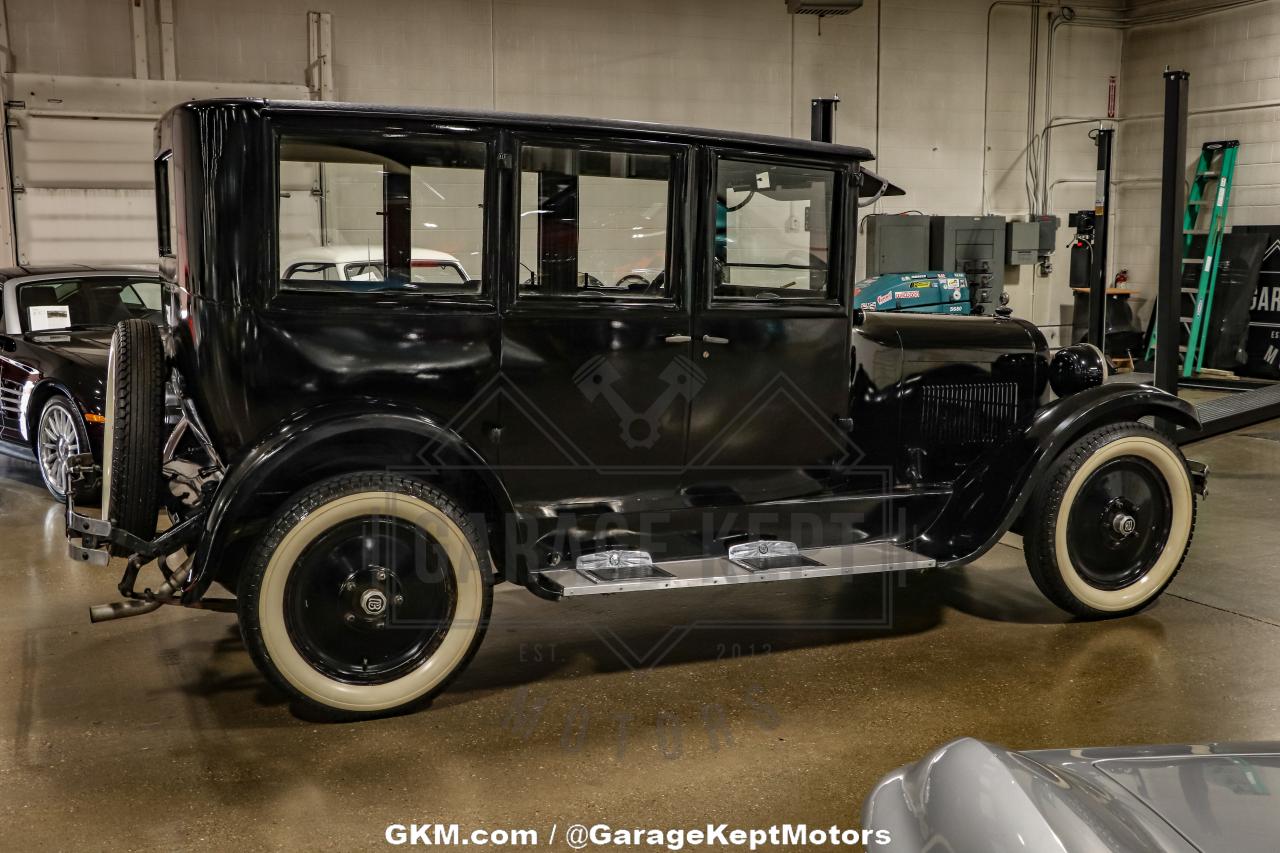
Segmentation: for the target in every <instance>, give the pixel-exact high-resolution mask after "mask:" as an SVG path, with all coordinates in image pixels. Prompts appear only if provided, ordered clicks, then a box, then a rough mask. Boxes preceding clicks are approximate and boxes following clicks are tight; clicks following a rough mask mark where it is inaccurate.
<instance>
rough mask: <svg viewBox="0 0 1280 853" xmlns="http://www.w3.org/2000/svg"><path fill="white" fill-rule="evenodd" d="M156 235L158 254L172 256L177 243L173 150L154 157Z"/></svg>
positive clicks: (165, 256) (164, 256)
mask: <svg viewBox="0 0 1280 853" xmlns="http://www.w3.org/2000/svg"><path fill="white" fill-rule="evenodd" d="M156 237H157V240H158V241H159V244H160V256H161V257H163V258H172V257H174V253H175V251H176V246H177V245H178V212H177V199H176V198H174V175H173V152H172V151H166V152H165V153H164V154H161V155H160V156H159V157H157V158H156Z"/></svg>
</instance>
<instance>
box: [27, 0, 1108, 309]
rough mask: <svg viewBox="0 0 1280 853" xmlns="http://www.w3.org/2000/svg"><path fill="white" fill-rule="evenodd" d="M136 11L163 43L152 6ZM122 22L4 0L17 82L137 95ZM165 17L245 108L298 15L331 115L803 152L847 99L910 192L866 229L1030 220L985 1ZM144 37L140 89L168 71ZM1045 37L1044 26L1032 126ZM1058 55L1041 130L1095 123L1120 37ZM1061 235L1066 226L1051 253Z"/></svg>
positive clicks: (1063, 199)
mask: <svg viewBox="0 0 1280 853" xmlns="http://www.w3.org/2000/svg"><path fill="white" fill-rule="evenodd" d="M1093 2H1094V3H1097V2H1109V0H1093ZM144 3H145V5H146V6H147V15H148V20H149V21H151V22H152V23H153V24H154V23H155V21H156V20H157V15H156V8H157V3H156V0H144ZM129 5H130V0H8V7H9V23H10V30H11V48H12V50H13V54H14V61H15V65H16V70H18V71H20V72H27V73H42V74H79V75H90V76H101V77H125V76H129V75H130V74H132V73H133V54H132V41H131V28H130V8H129ZM1113 5H1114V6H1115V7H1117V8H1119V7H1120V6H1121V5H1122V3H1121V2H1120V0H1115V2H1114V3H1113ZM173 7H174V36H175V41H176V46H177V74H178V78H179V79H180V80H185V81H218V82H220V83H224V84H233V85H234V84H237V83H242V84H245V92H246V94H248V93H252V92H254V91H255V90H256V89H257V87H258V86H259V84H266V83H270V84H280V83H284V84H294V85H302V84H304V83H305V82H306V71H305V66H306V63H307V23H306V13H307V12H308V11H312V10H316V11H324V12H329V13H331V15H332V22H333V41H334V47H333V66H334V83H335V89H336V94H337V97H338V98H340V99H343V100H351V101H382V102H392V103H401V104H411V105H443V106H464V107H473V108H497V109H511V110H521V111H532V112H550V113H561V114H571V115H586V116H608V117H621V118H631V119H643V120H652V121H662V122H677V123H687V124H694V125H701V126H706V127H712V128H725V129H735V130H751V131H758V132H764V133H776V134H793V135H797V136H807V135H808V129H809V100H810V98H812V97H815V96H822V95H832V94H838V95H839V96H840V97H841V99H842V101H841V105H840V109H839V111H838V113H837V138H838V139H839V140H840V141H842V142H848V143H854V144H861V145H866V146H867V147H870V148H872V149H873V150H875V151H876V152H877V153H878V155H879V162H878V164H876V165H875V166H874V168H875V169H876V170H877V171H879V172H881V173H882V174H884V175H886V176H887V177H889V178H891V179H892V180H894V181H895V182H897V183H900V184H902V185H904V186H905V187H906V188H907V190H908V193H907V195H906V196H904V197H902V198H896V199H886V200H884V201H883V202H881V203H880V204H879V205H878V206H877V209H878V210H880V211H882V212H895V211H900V210H908V209H913V208H914V209H921V210H925V211H927V212H930V213H942V214H977V213H980V212H982V211H983V209H984V207H985V208H986V209H988V210H989V211H991V212H996V213H1001V214H1005V215H1018V214H1025V213H1027V212H1028V210H1029V207H1028V202H1027V199H1026V191H1025V185H1024V175H1025V165H1026V164H1025V152H1026V146H1027V127H1026V111H1027V96H1028V88H1029V87H1028V49H1029V45H1030V41H1029V35H1030V26H1031V22H1032V11H1031V10H1030V9H1028V8H1026V7H1020V6H1010V5H1000V6H997V7H996V8H995V10H994V11H993V12H991V13H990V15H989V10H991V8H992V4H991V0H867V2H866V5H865V7H864V8H862V9H860V10H858V11H857V12H855V13H853V14H851V15H848V16H845V17H835V18H825V19H823V20H822V21H821V22H819V21H818V20H817V19H816V18H812V17H807V16H806V17H793V16H789V15H787V14H786V9H785V4H784V3H783V2H782V0H696V2H695V0H647V2H644V3H633V2H624V0H378V2H369V0H173ZM1041 14H1046V10H1043V9H1042V10H1041ZM989 19H990V24H991V36H990V48H991V49H990V57H991V62H990V73H989V74H988V73H986V68H987V52H988V51H987V48H988V35H987V31H988V20H989ZM156 29H157V28H155V27H153V29H152V33H151V40H150V45H149V54H150V58H151V61H150V63H149V67H150V73H151V76H153V77H155V76H159V75H160V68H161V63H160V61H159V59H158V56H159V43H158V40H159V36H158V32H157V31H156ZM1047 37H1048V36H1047V27H1043V26H1042V34H1041V45H1040V47H1041V49H1040V55H1039V56H1038V57H1037V63H1038V67H1039V75H1040V87H1039V92H1040V97H1041V112H1043V106H1044V105H1043V97H1044V92H1045V81H1046V79H1047V72H1046V69H1045V67H1044V64H1045V54H1046V52H1047V51H1046V47H1047ZM1055 38H1056V48H1055V49H1056V54H1055V63H1054V69H1053V70H1054V75H1055V83H1054V97H1053V104H1051V105H1050V109H1049V113H1050V114H1054V115H1057V114H1065V113H1069V112H1075V111H1077V110H1086V109H1087V110H1088V111H1090V112H1097V111H1100V110H1102V109H1104V108H1105V99H1106V77H1107V75H1108V74H1118V73H1119V44H1120V36H1119V34H1118V32H1116V31H1105V30H1096V29H1089V30H1086V29H1084V28H1079V27H1066V28H1063V29H1061V30H1060V31H1059V32H1058V33H1057V35H1056V36H1055ZM877 69H879V73H877ZM984 104H985V109H984ZM984 126H985V128H986V132H985V133H984ZM984 147H987V148H989V151H988V152H987V155H988V156H987V157H986V169H985V175H984V167H983V162H984V157H983V154H984ZM1054 151H1055V153H1054V158H1053V162H1052V175H1051V178H1052V177H1053V176H1057V177H1080V176H1086V177H1087V176H1089V175H1090V174H1091V173H1092V170H1093V149H1092V146H1091V145H1090V144H1089V143H1088V140H1087V139H1085V137H1084V130H1083V129H1068V130H1063V131H1057V132H1055V137H1054ZM984 184H985V188H986V189H985V198H984V190H983V187H984ZM1090 200H1091V199H1090V192H1089V190H1088V189H1087V188H1086V187H1085V186H1084V185H1071V184H1064V185H1061V187H1060V188H1058V189H1055V191H1054V194H1053V197H1052V199H1051V208H1052V210H1053V211H1054V212H1060V213H1061V214H1062V215H1063V218H1064V222H1065V213H1066V211H1068V210H1073V209H1077V208H1079V207H1083V206H1087V203H1088V202H1089V201H1090ZM1066 233H1067V229H1066V226H1065V225H1064V226H1063V234H1062V237H1061V239H1060V240H1059V243H1061V244H1065V242H1066ZM1057 260H1058V264H1057V267H1058V269H1059V272H1058V273H1055V275H1054V276H1053V277H1052V278H1050V279H1042V278H1040V277H1038V276H1035V275H1033V271H1032V269H1031V268H1030V267H1024V268H1021V269H1020V270H1019V272H1020V273H1021V274H1020V275H1018V276H1016V277H1015V280H1014V281H1013V282H1011V284H1010V292H1011V294H1012V297H1013V305H1014V307H1015V309H1016V310H1017V312H1018V313H1019V314H1020V315H1022V316H1027V317H1031V318H1032V319H1034V320H1035V321H1036V322H1038V323H1042V324H1045V325H1052V324H1054V323H1057V322H1059V319H1060V317H1061V314H1062V306H1064V305H1067V304H1069V302H1070V294H1069V291H1068V290H1067V288H1066V284H1065V269H1066V257H1065V254H1060V255H1059V257H1058V259H1057ZM861 268H862V266H861V259H860V260H859V269H861Z"/></svg>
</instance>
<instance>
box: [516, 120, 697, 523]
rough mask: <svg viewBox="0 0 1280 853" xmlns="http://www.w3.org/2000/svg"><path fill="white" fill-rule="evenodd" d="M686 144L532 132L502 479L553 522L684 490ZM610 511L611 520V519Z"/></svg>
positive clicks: (519, 168)
mask: <svg viewBox="0 0 1280 853" xmlns="http://www.w3.org/2000/svg"><path fill="white" fill-rule="evenodd" d="M688 157H689V151H688V148H687V147H686V146H681V145H666V144H648V145H638V144H631V143H627V142H620V141H616V140H604V139H601V140H592V139H575V140H572V141H567V140H564V139H559V138H546V137H537V136H518V137H517V138H516V139H515V153H514V161H513V162H514V163H515V164H516V168H515V173H516V174H515V178H514V180H513V181H512V190H511V192H512V194H513V195H514V196H515V203H514V204H513V205H511V210H512V215H511V217H510V219H511V221H510V223H509V228H510V232H511V233H510V235H509V237H510V239H509V240H506V241H505V242H506V243H507V244H508V245H510V244H511V243H512V242H515V243H518V247H519V248H518V258H517V259H513V260H514V262H513V263H511V266H512V267H513V270H512V273H513V280H512V281H511V282H510V285H509V287H508V289H507V291H506V294H507V295H506V299H505V304H504V306H503V316H502V367H501V373H502V377H503V380H504V381H503V389H502V393H503V400H502V440H501V450H500V458H501V466H502V470H503V479H504V482H505V484H506V486H507V489H508V492H509V494H510V496H511V499H512V502H513V504H514V505H515V508H516V510H517V512H518V513H519V515H520V516H521V517H522V518H524V519H532V520H534V523H535V524H536V525H537V526H538V532H537V534H536V535H538V536H543V535H546V533H547V532H548V530H554V529H562V530H563V529H569V528H573V529H575V530H576V531H578V533H575V535H582V536H584V537H586V538H595V537H596V534H594V533H593V532H592V530H593V525H601V524H613V525H615V526H617V527H622V528H631V527H635V526H636V525H639V524H644V523H646V522H645V521H644V520H642V519H641V518H640V516H639V515H638V514H642V513H644V512H647V511H651V510H661V509H663V508H667V507H671V506H673V505H675V503H677V502H678V492H679V487H680V480H681V474H680V472H681V467H682V465H683V462H684V454H685V437H686V431H687V423H688V415H689V399H690V398H691V396H692V395H693V394H694V393H695V391H696V385H697V382H698V379H697V375H696V371H695V370H692V369H691V367H692V365H691V362H690V359H689V354H690V345H689V341H690V334H689V310H688V299H687V298H686V294H685V283H686V281H687V276H686V274H685V265H686V260H685V259H686V257H687V250H686V245H685V240H686V238H685V230H686V229H685V227H684V222H685V221H686V218H687V217H686V211H685V209H684V208H685V205H686V199H687V198H688V193H687V192H686V190H685V185H686V182H687V179H688V178H687V163H688ZM606 519H607V520H606Z"/></svg>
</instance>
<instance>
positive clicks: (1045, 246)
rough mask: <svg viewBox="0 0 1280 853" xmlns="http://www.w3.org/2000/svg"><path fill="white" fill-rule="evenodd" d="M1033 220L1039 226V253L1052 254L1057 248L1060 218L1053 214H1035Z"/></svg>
mask: <svg viewBox="0 0 1280 853" xmlns="http://www.w3.org/2000/svg"><path fill="white" fill-rule="evenodd" d="M1034 220H1035V222H1036V223H1037V224H1038V225H1039V226H1040V254H1041V255H1052V254H1053V250H1054V249H1056V248H1058V226H1059V225H1061V224H1062V220H1061V219H1060V218H1059V217H1058V216H1056V215H1054V214H1047V215H1040V216H1036V217H1034Z"/></svg>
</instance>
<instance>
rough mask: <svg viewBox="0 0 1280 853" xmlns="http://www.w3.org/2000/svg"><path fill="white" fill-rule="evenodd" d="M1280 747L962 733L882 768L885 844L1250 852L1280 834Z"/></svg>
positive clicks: (960, 851)
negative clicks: (1005, 739) (1072, 742)
mask: <svg viewBox="0 0 1280 853" xmlns="http://www.w3.org/2000/svg"><path fill="white" fill-rule="evenodd" d="M1274 792H1280V744H1275V743H1266V744H1211V745H1205V746H1163V747H1137V748H1105V749H1073V750H1041V751H1033V752H1013V751H1010V750H1007V749H1003V748H1001V747H998V746H993V745H991V744H987V743H983V742H981V741H977V740H973V739H972V738H965V739H962V740H958V741H954V742H952V743H949V744H947V745H946V746H943V747H941V748H940V749H938V750H936V751H934V752H933V753H932V754H930V755H928V756H926V757H925V758H923V759H921V760H920V761H918V762H916V763H915V764H911V765H908V766H907V767H904V768H902V769H900V770H897V771H895V772H893V773H891V774H889V775H888V776H886V777H885V778H884V779H883V780H881V781H880V783H879V784H878V785H877V786H876V788H875V790H874V791H872V793H871V796H870V797H868V798H867V802H866V804H865V805H864V806H863V812H862V825H863V826H864V827H866V828H869V829H884V830H888V831H889V835H890V838H891V842H890V843H889V844H887V845H880V846H875V845H871V846H869V847H868V848H867V849H868V850H869V851H878V853H886V851H891V852H892V853H908V851H910V853H920V851H926V850H928V851H948V853H968V852H969V851H973V853H1006V851H1008V853H1012V851H1020V853H1025V851H1037V853H1038V851H1069V853H1077V851H1098V853H1104V852H1105V853H1130V851H1133V853H1137V851H1143V853H1150V851H1171V852H1172V853H1197V851H1199V853H1210V851H1212V853H1217V851H1231V853H1250V851H1268V852H1269V851H1274V850H1276V847H1277V839H1278V838H1280V800H1277V799H1275V798H1274Z"/></svg>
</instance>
